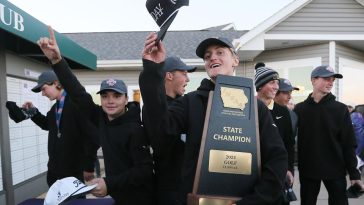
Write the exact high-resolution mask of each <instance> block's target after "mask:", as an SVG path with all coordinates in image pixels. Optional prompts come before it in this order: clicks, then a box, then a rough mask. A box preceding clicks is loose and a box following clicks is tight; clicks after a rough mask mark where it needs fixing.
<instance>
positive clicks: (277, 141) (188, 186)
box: [139, 59, 287, 205]
mask: <svg viewBox="0 0 364 205" xmlns="http://www.w3.org/2000/svg"><path fill="white" fill-rule="evenodd" d="M143 66H144V69H143V71H142V72H141V74H140V76H139V85H140V88H141V93H142V96H143V101H144V109H145V115H144V116H143V118H148V119H147V120H148V121H149V122H151V123H150V124H148V126H147V127H146V129H147V131H148V134H150V135H151V136H165V135H168V136H174V137H175V138H179V137H180V134H181V133H186V136H187V138H186V145H185V156H184V161H183V165H182V170H181V173H182V174H181V175H182V176H181V177H182V182H181V184H180V200H181V202H182V203H185V202H186V199H187V194H188V193H191V192H192V186H193V181H194V177H195V173H196V166H197V159H198V156H199V150H200V144H201V137H202V131H203V126H204V120H205V114H206V108H207V99H208V95H209V91H211V90H214V88H215V84H214V83H213V82H212V81H210V80H208V79H204V80H202V82H201V85H200V87H199V88H198V89H197V90H196V91H194V92H190V93H188V94H186V95H184V96H182V97H180V98H179V99H177V100H176V101H175V102H174V103H173V104H172V105H170V106H168V104H167V100H166V94H165V88H164V75H163V74H164V73H163V69H162V67H163V63H161V64H156V63H154V62H152V61H148V60H145V59H144V60H143ZM258 118H259V132H260V147H261V162H262V165H261V170H262V173H261V178H260V180H259V181H258V182H257V183H256V185H255V187H254V192H253V193H250V194H249V195H247V196H244V198H243V199H242V200H241V201H238V202H237V204H245V205H252V204H259V205H262V204H272V203H275V202H276V201H277V200H278V199H279V197H280V196H281V190H282V188H283V182H284V179H285V176H286V172H287V152H286V150H285V148H284V145H283V142H282V139H281V137H280V136H279V133H278V129H277V128H276V127H274V126H273V124H274V123H273V120H272V117H271V115H270V113H269V111H268V108H267V107H266V106H265V105H264V104H263V103H262V102H261V101H259V100H258ZM241 183H244V182H241ZM211 184H213V182H211ZM236 188H239V187H236Z"/></svg>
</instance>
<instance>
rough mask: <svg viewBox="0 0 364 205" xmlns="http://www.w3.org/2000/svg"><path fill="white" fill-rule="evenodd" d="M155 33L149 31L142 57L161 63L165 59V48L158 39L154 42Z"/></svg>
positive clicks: (155, 38)
mask: <svg viewBox="0 0 364 205" xmlns="http://www.w3.org/2000/svg"><path fill="white" fill-rule="evenodd" d="M156 40H157V33H155V32H152V33H150V34H149V35H148V36H147V38H146V40H145V42H144V49H143V53H142V55H143V59H146V60H150V61H153V62H155V63H161V62H163V61H164V60H165V59H166V50H165V48H164V45H163V42H162V41H159V42H158V43H156V42H155V41H156Z"/></svg>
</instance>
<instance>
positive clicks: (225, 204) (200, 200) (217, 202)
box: [187, 194, 241, 205]
mask: <svg viewBox="0 0 364 205" xmlns="http://www.w3.org/2000/svg"><path fill="white" fill-rule="evenodd" d="M240 199H241V198H233V197H218V196H207V195H196V194H188V196H187V205H231V204H234V203H235V202H236V201H238V200H240Z"/></svg>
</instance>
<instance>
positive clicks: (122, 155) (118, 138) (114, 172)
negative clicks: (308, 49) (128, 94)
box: [53, 60, 153, 205]
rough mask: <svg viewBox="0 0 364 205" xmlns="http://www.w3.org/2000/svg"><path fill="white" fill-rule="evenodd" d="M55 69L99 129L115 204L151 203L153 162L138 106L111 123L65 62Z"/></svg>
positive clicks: (77, 102) (130, 108) (111, 194)
mask: <svg viewBox="0 0 364 205" xmlns="http://www.w3.org/2000/svg"><path fill="white" fill-rule="evenodd" d="M53 69H54V71H55V73H56V74H57V77H58V78H59V80H60V82H61V84H62V85H63V86H64V88H65V90H66V91H67V93H68V94H69V95H70V96H71V98H72V99H73V100H74V101H75V102H76V104H78V105H79V107H80V110H81V111H82V112H83V113H85V115H86V116H88V117H89V118H90V119H91V121H92V122H93V123H94V124H95V125H96V126H97V127H98V128H99V134H100V138H101V140H100V141H101V146H102V150H103V154H104V159H105V171H106V177H105V178H104V180H105V183H106V186H107V192H108V194H110V196H111V197H112V198H113V199H114V200H115V202H116V204H131V205H139V204H140V205H145V204H147V205H148V204H152V198H153V160H152V157H151V153H150V148H149V146H148V140H147V137H146V134H145V131H144V128H143V126H142V124H141V119H140V107H139V103H137V102H131V103H128V105H127V110H126V112H125V113H124V114H123V115H121V116H120V117H118V118H116V119H114V120H111V121H109V119H108V117H107V115H106V113H105V112H104V111H103V110H102V107H101V106H98V105H96V104H95V103H94V102H93V100H92V97H91V95H90V94H88V93H87V92H86V90H85V88H84V87H83V86H82V85H81V84H80V82H79V81H78V80H77V78H76V76H75V75H74V74H73V73H72V72H71V70H70V68H69V66H68V64H67V62H66V61H65V60H62V61H60V62H59V63H57V64H55V65H53Z"/></svg>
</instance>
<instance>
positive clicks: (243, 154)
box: [188, 75, 260, 205]
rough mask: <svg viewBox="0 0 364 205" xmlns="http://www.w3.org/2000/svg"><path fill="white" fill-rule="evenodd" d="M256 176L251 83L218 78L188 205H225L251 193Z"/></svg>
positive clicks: (256, 144) (255, 124)
mask: <svg viewBox="0 0 364 205" xmlns="http://www.w3.org/2000/svg"><path fill="white" fill-rule="evenodd" d="M259 176H260V146H259V130H258V116H257V103H256V98H255V97H254V85H253V80H252V79H248V78H243V77H233V76H223V75H219V76H218V77H217V80H216V85H215V90H214V91H213V92H212V91H211V92H210V95H209V101H208V105H207V110H206V117H205V124H204V130H203V135H202V140H201V147H200V154H199V158H198V163H197V169H196V175H195V181H194V185H193V192H192V193H191V194H189V196H188V204H189V205H202V204H209V205H225V204H229V203H231V202H233V201H237V200H239V199H241V198H243V197H244V196H245V195H247V194H249V193H251V192H253V188H254V185H255V183H256V182H257V180H258V179H259Z"/></svg>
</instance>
